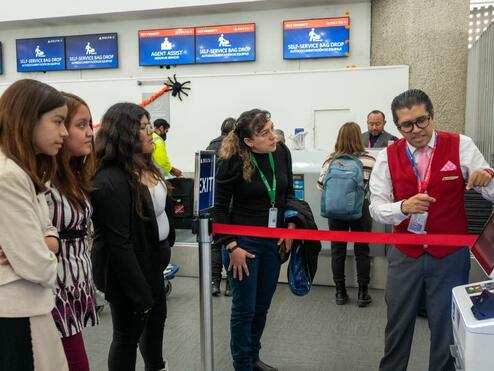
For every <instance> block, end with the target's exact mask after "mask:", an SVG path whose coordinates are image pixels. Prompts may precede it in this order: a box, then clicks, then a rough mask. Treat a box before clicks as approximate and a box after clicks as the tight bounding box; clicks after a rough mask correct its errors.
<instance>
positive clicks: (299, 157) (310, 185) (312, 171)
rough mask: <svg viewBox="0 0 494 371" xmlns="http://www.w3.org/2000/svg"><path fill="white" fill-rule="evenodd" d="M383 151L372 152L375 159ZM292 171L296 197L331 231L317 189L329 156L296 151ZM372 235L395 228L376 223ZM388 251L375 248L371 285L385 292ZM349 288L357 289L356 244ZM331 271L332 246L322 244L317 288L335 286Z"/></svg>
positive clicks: (349, 260)
mask: <svg viewBox="0 0 494 371" xmlns="http://www.w3.org/2000/svg"><path fill="white" fill-rule="evenodd" d="M380 150H381V149H369V152H371V154H372V155H373V156H374V157H375V156H376V155H377V153H378V152H379V151H380ZM291 153H292V164H293V165H292V169H293V177H294V188H295V195H296V196H297V197H301V198H303V199H304V200H305V201H307V203H308V204H309V205H310V206H311V209H312V213H313V214H314V218H315V221H316V224H317V226H318V228H319V229H320V230H326V231H327V230H329V227H328V219H326V218H324V217H322V216H321V215H320V203H321V191H319V190H318V189H317V188H316V182H317V179H318V177H319V173H320V171H321V166H322V163H323V162H324V160H325V158H326V156H327V155H328V153H327V152H325V151H313V150H311V151H306V150H303V151H295V150H292V151H291ZM372 231H374V232H390V231H391V226H385V225H383V224H379V223H376V222H374V221H373V222H372ZM386 248H387V246H386V245H384V244H371V245H370V255H371V282H370V284H369V286H370V287H373V288H384V286H385V280H386V272H387V270H386V269H387V261H386V257H385V256H386ZM283 269H284V270H283V271H282V274H281V275H280V281H286V272H285V270H286V267H284V268H283ZM345 276H346V283H347V286H357V273H356V267H355V255H354V251H353V242H350V243H348V245H347V260H346V266H345ZM332 277H333V274H332V271H331V244H330V242H329V241H322V250H321V253H320V254H319V261H318V267H317V274H316V277H315V279H314V283H315V284H321V285H333V284H334V282H333V278H332Z"/></svg>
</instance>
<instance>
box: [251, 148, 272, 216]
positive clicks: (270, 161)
mask: <svg viewBox="0 0 494 371" xmlns="http://www.w3.org/2000/svg"><path fill="white" fill-rule="evenodd" d="M250 159H251V161H252V163H253V164H254V166H255V167H256V168H257V170H259V175H260V176H261V180H262V182H263V183H264V186H265V187H266V189H267V190H268V195H269V200H270V201H271V206H273V207H274V202H275V199H276V174H275V166H274V159H273V154H272V153H271V152H269V165H271V169H272V170H273V185H272V186H269V183H268V180H267V179H266V176H265V175H264V174H263V172H262V170H261V168H260V167H259V164H258V163H257V160H256V158H255V157H254V155H252V154H251V155H250Z"/></svg>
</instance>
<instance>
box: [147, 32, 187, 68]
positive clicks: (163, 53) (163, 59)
mask: <svg viewBox="0 0 494 371" xmlns="http://www.w3.org/2000/svg"><path fill="white" fill-rule="evenodd" d="M138 35H139V65H140V66H163V65H170V64H192V63H194V62H195V54H194V28H173V29H162V30H144V31H139V34H138Z"/></svg>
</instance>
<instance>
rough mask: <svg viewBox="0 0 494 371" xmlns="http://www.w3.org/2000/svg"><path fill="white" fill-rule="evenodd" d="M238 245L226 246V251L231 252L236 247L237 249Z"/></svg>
mask: <svg viewBox="0 0 494 371" xmlns="http://www.w3.org/2000/svg"><path fill="white" fill-rule="evenodd" d="M239 247H240V246H238V245H235V246H233V247H227V248H226V251H228V254H231V253H232V252H234V251H235V250H236V249H238V248H239Z"/></svg>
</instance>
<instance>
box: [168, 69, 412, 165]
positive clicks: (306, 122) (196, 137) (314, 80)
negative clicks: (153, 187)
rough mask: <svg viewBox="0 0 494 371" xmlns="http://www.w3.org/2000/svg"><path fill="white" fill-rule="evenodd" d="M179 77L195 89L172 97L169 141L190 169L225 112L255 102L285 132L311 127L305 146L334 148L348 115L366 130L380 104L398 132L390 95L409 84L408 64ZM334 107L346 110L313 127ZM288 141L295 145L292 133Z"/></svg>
mask: <svg viewBox="0 0 494 371" xmlns="http://www.w3.org/2000/svg"><path fill="white" fill-rule="evenodd" d="M181 78H183V79H184V80H191V86H192V91H191V95H190V97H188V98H187V99H186V100H184V102H179V101H177V100H176V99H172V100H171V101H170V113H171V122H172V129H171V131H170V133H169V138H170V140H169V141H167V143H168V144H167V147H169V153H170V156H171V159H172V160H173V161H174V162H175V165H176V166H177V167H179V168H184V169H186V170H192V166H193V161H192V160H193V153H194V152H195V151H196V150H198V149H204V148H205V147H206V146H207V145H208V143H209V141H210V140H211V139H213V138H214V137H216V136H218V135H219V127H220V125H221V122H222V121H223V119H224V118H226V117H227V116H233V117H238V116H239V114H240V113H241V112H243V111H246V110H249V109H252V108H261V109H266V110H268V111H270V112H271V115H272V120H273V123H274V125H275V127H276V128H280V129H282V130H283V131H285V135H286V136H289V135H290V134H292V133H293V132H294V129H295V128H300V127H301V128H304V129H305V131H308V132H309V133H310V134H309V136H308V137H307V147H306V148H307V149H320V150H324V151H326V152H330V149H331V148H334V144H335V143H336V137H337V133H338V130H339V128H340V126H341V125H342V124H343V123H344V122H346V121H355V122H357V123H359V124H360V126H361V128H362V131H366V130H367V124H366V117H367V113H368V112H370V111H371V110H373V109H380V110H382V111H383V112H384V113H385V115H386V116H387V118H388V122H389V123H388V125H387V126H386V130H388V131H390V132H391V133H393V134H395V135H397V136H400V135H399V133H398V131H397V129H396V127H395V125H394V124H393V123H392V119H391V112H390V109H389V108H390V105H391V101H392V99H393V98H394V97H395V96H396V95H398V94H399V93H401V92H403V91H405V90H407V89H408V67H407V66H389V67H388V66H387V67H368V68H358V69H339V70H323V71H311V72H302V73H301V72H286V73H265V74H242V75H210V76H182V77H181ZM376 86H378V87H379V90H378V91H376ZM332 110H343V111H345V112H346V114H345V115H343V116H338V117H331V116H329V117H327V118H325V119H323V120H321V121H319V122H318V126H317V128H316V130H315V131H314V124H315V123H316V120H315V118H316V112H318V111H332ZM314 134H315V136H316V137H318V138H319V141H317V140H314ZM315 143H319V148H317V147H316V146H315V145H314V144H315ZM287 144H289V146H290V145H291V143H290V140H288V138H287Z"/></svg>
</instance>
